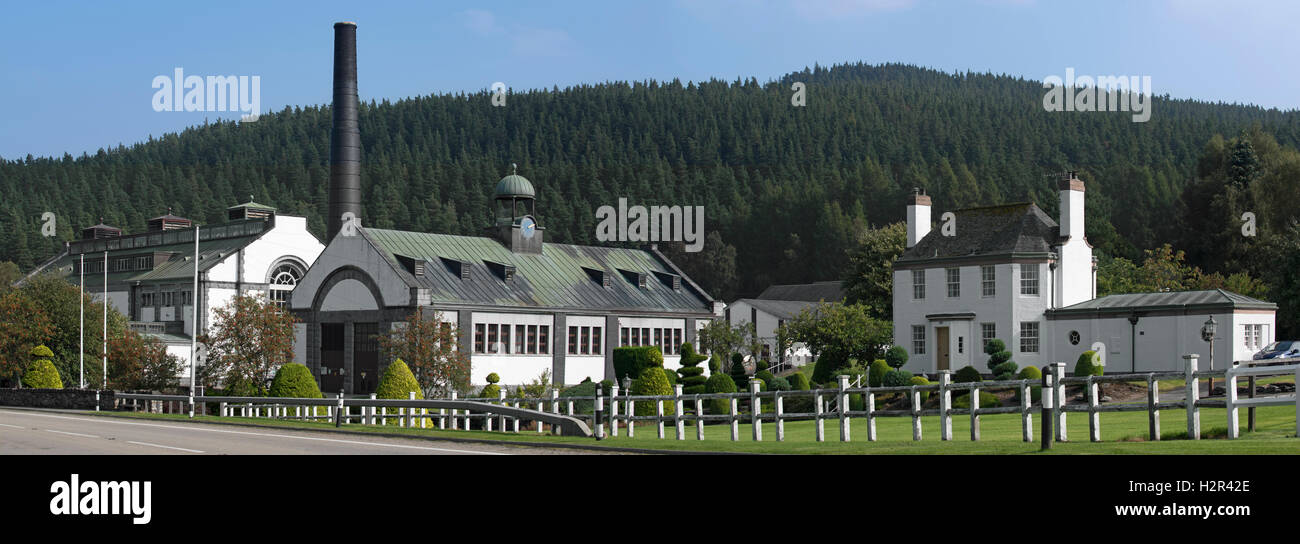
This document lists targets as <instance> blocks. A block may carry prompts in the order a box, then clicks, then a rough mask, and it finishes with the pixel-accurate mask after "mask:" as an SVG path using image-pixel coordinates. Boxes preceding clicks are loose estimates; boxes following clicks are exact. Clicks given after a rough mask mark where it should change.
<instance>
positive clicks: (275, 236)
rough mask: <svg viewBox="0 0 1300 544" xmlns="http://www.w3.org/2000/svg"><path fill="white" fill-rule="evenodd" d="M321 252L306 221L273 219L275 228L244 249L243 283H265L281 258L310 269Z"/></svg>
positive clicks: (292, 218)
mask: <svg viewBox="0 0 1300 544" xmlns="http://www.w3.org/2000/svg"><path fill="white" fill-rule="evenodd" d="M322 251H325V244H322V243H321V242H320V240H317V239H316V237H315V236H312V235H311V233H310V232H308V231H307V218H305V217H295V216H291V215H276V216H275V228H273V229H271V230H270V231H268V232H267V233H266V234H263V235H262V237H261V238H258V239H257V240H256V241H254V242H253V243H251V244H248V246H247V247H245V248H244V281H247V282H252V283H267V281H268V278H267V277H266V276H267V274H268V273H270V271H271V265H273V264H275V263H276V262H278V261H280V260H281V259H283V258H284V257H294V258H296V259H298V260H299V261H302V263H303V264H306V265H307V266H308V267H310V266H311V265H312V263H314V262H316V257H319V256H320V254H321V252H322ZM230 261H231V260H228V261H227V262H230ZM222 264H225V263H222ZM304 272H305V270H304Z"/></svg>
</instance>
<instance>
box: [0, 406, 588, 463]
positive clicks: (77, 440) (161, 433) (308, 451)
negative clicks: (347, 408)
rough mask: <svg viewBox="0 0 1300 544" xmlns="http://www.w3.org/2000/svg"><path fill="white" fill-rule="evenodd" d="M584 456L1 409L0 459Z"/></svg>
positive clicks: (571, 451)
mask: <svg viewBox="0 0 1300 544" xmlns="http://www.w3.org/2000/svg"><path fill="white" fill-rule="evenodd" d="M583 453H590V452H588V451H584V450H574V449H548V448H533V447H521V446H497V445H492V444H469V443H460V442H437V441H429V440H419V439H406V438H387V437H379V436H376V437H369V436H358V435H353V434H340V433H330V432H316V431H301V430H290V429H267V428H260V427H240V426H231V425H207V424H202V423H177V422H169V421H147V420H139V419H125V418H113V417H104V416H87V415H81V414H77V413H66V414H64V413H50V412H36V411H28V410H10V409H0V455H41V454H60V455H103V454H109V455H201V454H209V455H222V454H236V455H240V454H272V455H274V454H285V455H350V454H365V455H373V454H399V455H512V454H522V455H544V454H567V455H577V454H583Z"/></svg>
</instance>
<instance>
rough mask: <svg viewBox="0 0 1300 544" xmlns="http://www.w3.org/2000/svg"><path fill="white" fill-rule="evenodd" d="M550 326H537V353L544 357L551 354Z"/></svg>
mask: <svg viewBox="0 0 1300 544" xmlns="http://www.w3.org/2000/svg"><path fill="white" fill-rule="evenodd" d="M550 345H551V326H550V325H538V326H537V353H540V354H542V355H546V354H547V353H550V352H551V348H550Z"/></svg>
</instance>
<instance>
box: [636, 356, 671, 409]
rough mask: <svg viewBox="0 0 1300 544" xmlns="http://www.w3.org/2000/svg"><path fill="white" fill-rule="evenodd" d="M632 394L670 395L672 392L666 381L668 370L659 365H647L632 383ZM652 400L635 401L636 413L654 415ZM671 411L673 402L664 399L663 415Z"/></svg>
mask: <svg viewBox="0 0 1300 544" xmlns="http://www.w3.org/2000/svg"><path fill="white" fill-rule="evenodd" d="M632 394H633V395H656V396H658V395H671V394H673V388H672V385H670V384H669V383H668V371H665V370H664V369H663V368H661V367H649V368H646V369H645V370H644V371H642V372H641V377H639V378H637V379H636V382H634V383H633V384H632ZM656 413H657V412H656V411H655V402H654V401H648V400H645V401H640V402H637V403H636V415H638V416H653V415H656ZM671 413H673V403H672V402H670V401H664V415H668V414H671Z"/></svg>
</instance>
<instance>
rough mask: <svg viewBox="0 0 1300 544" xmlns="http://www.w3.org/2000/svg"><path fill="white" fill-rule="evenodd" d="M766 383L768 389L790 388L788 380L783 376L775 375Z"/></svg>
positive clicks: (781, 389) (785, 389)
mask: <svg viewBox="0 0 1300 544" xmlns="http://www.w3.org/2000/svg"><path fill="white" fill-rule="evenodd" d="M767 385H768V389H769V390H772V391H789V390H790V381H789V380H787V379H785V378H781V377H775V378H772V381H771V382H770V383H768V384H767Z"/></svg>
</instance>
